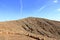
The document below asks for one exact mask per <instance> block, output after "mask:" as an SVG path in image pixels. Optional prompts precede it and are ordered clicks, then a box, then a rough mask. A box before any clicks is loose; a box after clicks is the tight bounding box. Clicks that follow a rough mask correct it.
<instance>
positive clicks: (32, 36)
mask: <svg viewBox="0 0 60 40" xmlns="http://www.w3.org/2000/svg"><path fill="white" fill-rule="evenodd" d="M0 40H60V22H58V21H52V20H48V19H43V18H34V17H28V18H24V19H21V20H14V21H7V22H0Z"/></svg>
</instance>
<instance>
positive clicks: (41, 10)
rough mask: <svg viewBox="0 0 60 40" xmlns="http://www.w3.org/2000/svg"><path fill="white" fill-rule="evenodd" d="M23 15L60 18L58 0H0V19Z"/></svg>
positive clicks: (17, 17)
mask: <svg viewBox="0 0 60 40" xmlns="http://www.w3.org/2000/svg"><path fill="white" fill-rule="evenodd" d="M25 17H41V18H47V19H52V20H60V0H0V21H7V20H17V19H21V18H25Z"/></svg>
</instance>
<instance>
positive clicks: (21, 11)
mask: <svg viewBox="0 0 60 40" xmlns="http://www.w3.org/2000/svg"><path fill="white" fill-rule="evenodd" d="M20 5H21V8H20V14H21V15H23V2H22V0H20Z"/></svg>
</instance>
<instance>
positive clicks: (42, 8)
mask: <svg viewBox="0 0 60 40" xmlns="http://www.w3.org/2000/svg"><path fill="white" fill-rule="evenodd" d="M45 7H46V5H44V6H42V7H41V8H40V9H39V10H38V11H39V12H41V11H42V10H44V8H45Z"/></svg>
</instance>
